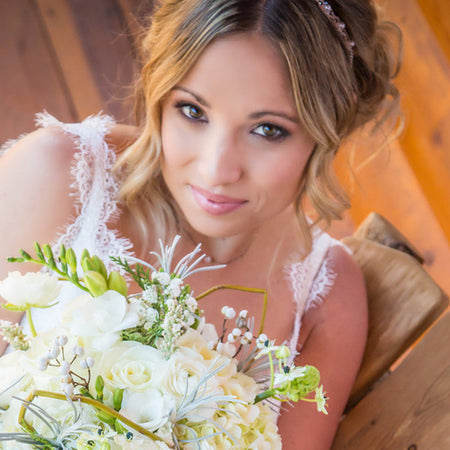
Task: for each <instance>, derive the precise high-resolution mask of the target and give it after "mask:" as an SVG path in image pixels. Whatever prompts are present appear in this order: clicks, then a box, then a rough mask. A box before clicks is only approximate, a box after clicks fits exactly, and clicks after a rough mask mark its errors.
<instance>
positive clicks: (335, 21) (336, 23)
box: [314, 0, 355, 62]
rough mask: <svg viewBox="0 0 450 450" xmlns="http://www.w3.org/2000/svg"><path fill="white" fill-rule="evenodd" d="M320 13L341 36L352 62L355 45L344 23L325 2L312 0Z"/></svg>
mask: <svg viewBox="0 0 450 450" xmlns="http://www.w3.org/2000/svg"><path fill="white" fill-rule="evenodd" d="M314 1H315V2H316V3H317V5H318V6H319V8H320V9H321V11H322V12H323V13H324V14H325V15H326V16H327V17H328V19H329V20H330V22H331V24H332V25H333V27H334V28H335V30H336V31H337V33H338V34H339V35H340V36H341V38H342V41H343V44H344V46H345V48H346V50H347V52H348V54H349V56H350V62H352V61H353V47H354V46H355V43H354V42H353V41H352V40H351V39H350V36H349V35H348V33H347V30H346V28H345V23H344V22H342V20H341V19H339V17H338V16H337V15H336V14H335V13H334V11H333V9H332V8H331V6H330V4H329V3H328V2H326V1H322V0H314Z"/></svg>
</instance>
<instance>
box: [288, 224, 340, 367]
mask: <svg viewBox="0 0 450 450" xmlns="http://www.w3.org/2000/svg"><path fill="white" fill-rule="evenodd" d="M335 245H340V246H343V244H342V243H340V242H339V241H337V240H335V239H333V238H332V237H331V236H329V235H328V234H327V233H324V232H320V231H316V232H315V233H314V240H313V247H312V250H311V252H310V253H309V255H307V256H306V258H304V259H303V260H301V261H298V262H296V263H293V264H290V265H288V266H287V267H286V268H285V272H286V274H287V277H288V280H289V284H290V286H291V288H292V292H293V301H294V304H295V320H294V328H293V330H292V335H291V339H290V341H289V344H288V345H289V349H290V350H291V358H290V359H291V361H293V359H294V358H295V356H296V354H297V351H296V349H297V342H298V338H299V335H300V329H301V324H302V318H303V315H304V313H305V312H306V311H307V310H308V309H309V308H312V307H317V306H319V305H320V304H321V303H322V301H323V300H324V299H325V298H326V296H327V295H328V294H329V292H330V290H331V289H332V287H333V286H334V282H335V280H336V276H337V273H336V271H335V270H334V267H333V266H334V264H333V261H332V258H331V257H330V254H329V249H330V248H331V247H333V246H335ZM344 247H345V246H344Z"/></svg>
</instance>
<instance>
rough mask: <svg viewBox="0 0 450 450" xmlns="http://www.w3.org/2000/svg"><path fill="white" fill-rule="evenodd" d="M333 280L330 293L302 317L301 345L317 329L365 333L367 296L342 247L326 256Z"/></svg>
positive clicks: (357, 269)
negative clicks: (325, 328)
mask: <svg viewBox="0 0 450 450" xmlns="http://www.w3.org/2000/svg"><path fill="white" fill-rule="evenodd" d="M327 257H328V258H329V262H330V263H331V267H332V270H333V272H334V273H335V274H336V278H335V281H334V284H333V286H332V289H331V290H330V292H329V294H328V295H327V296H326V298H325V299H324V301H323V302H321V304H320V306H319V307H312V308H310V309H309V310H308V311H307V312H306V313H305V316H304V317H303V324H302V333H301V337H300V345H301V347H303V345H304V344H305V343H306V341H307V340H308V337H309V335H310V334H311V333H312V332H313V330H314V329H315V328H316V327H321V326H323V325H324V324H326V325H327V327H330V328H331V327H340V326H343V327H344V329H346V328H348V327H347V326H346V325H348V324H349V323H351V324H352V327H351V330H350V331H352V332H355V333H356V332H361V333H362V334H366V332H367V296H366V289H365V284H364V277H363V274H362V271H361V268H360V267H359V265H358V264H357V263H356V262H355V260H354V259H353V257H352V256H351V254H349V253H348V252H347V251H346V249H345V248H344V247H342V246H338V245H335V246H333V247H331V248H330V250H329V254H328V255H327Z"/></svg>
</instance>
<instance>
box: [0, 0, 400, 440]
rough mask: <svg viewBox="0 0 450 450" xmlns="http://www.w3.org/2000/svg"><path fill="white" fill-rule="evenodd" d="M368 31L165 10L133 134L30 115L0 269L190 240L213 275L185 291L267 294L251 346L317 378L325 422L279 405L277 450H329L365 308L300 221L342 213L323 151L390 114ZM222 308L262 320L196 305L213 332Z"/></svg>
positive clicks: (342, 10)
mask: <svg viewBox="0 0 450 450" xmlns="http://www.w3.org/2000/svg"><path fill="white" fill-rule="evenodd" d="M383 27H384V25H380V24H379V23H378V22H377V15H376V12H375V10H374V5H373V3H372V2H371V1H369V0H345V1H344V0H340V1H330V2H322V1H319V0H278V1H277V0H275V1H258V0H252V1H246V0H180V1H175V0H165V1H162V3H161V6H160V7H159V8H158V9H157V10H156V12H155V14H154V16H153V19H152V26H151V28H150V30H149V31H148V34H147V36H146V37H145V39H144V41H143V48H144V52H143V54H144V65H143V69H142V78H141V97H140V103H141V104H143V105H144V106H143V111H144V119H143V121H142V126H141V127H140V128H139V130H138V131H135V130H130V129H129V128H126V127H121V126H118V125H115V126H114V124H113V123H112V122H111V121H110V120H109V119H107V118H104V117H94V118H90V119H88V120H86V121H85V122H84V123H83V124H69V125H67V124H61V123H59V122H58V121H57V120H56V119H54V118H52V117H50V116H48V115H41V116H40V123H41V125H43V128H41V129H40V130H38V131H36V132H34V133H32V134H30V135H28V136H26V137H25V138H23V139H21V140H20V141H18V142H17V143H16V144H15V145H14V146H13V147H12V148H11V149H10V150H9V151H8V152H7V153H6V155H4V156H3V157H2V161H1V165H0V192H2V193H3V195H2V196H1V206H2V212H3V215H2V219H1V223H0V240H1V243H0V248H1V249H2V254H3V255H4V256H8V255H14V254H16V252H17V249H18V248H25V249H27V248H29V247H31V246H32V242H33V241H35V240H37V241H39V242H55V243H56V242H64V243H65V244H67V245H70V246H72V247H74V248H75V249H76V250H77V251H81V249H82V248H84V247H87V248H89V249H90V250H91V253H92V252H93V253H97V254H99V255H100V256H103V257H105V256H106V255H108V254H124V255H126V254H129V253H131V252H133V253H135V254H137V255H138V256H139V257H141V258H144V259H147V258H148V250H151V249H154V248H155V247H156V245H157V239H158V238H160V237H162V238H164V239H165V240H167V241H170V239H171V238H172V237H173V235H174V234H176V233H177V234H180V235H181V236H182V239H181V242H180V244H179V246H178V252H179V255H180V256H181V255H183V254H185V253H187V252H189V251H191V250H192V249H193V248H194V247H195V246H196V245H197V243H201V244H202V249H203V251H204V252H205V253H206V254H207V255H208V258H205V261H206V262H205V265H208V264H216V263H223V264H226V268H224V269H221V270H215V271H207V272H202V273H199V274H197V275H196V276H194V277H193V278H192V279H190V284H191V286H192V287H193V289H194V291H195V292H197V293H199V292H202V291H203V290H205V289H206V288H208V287H210V286H212V285H218V284H223V283H228V284H237V285H242V286H248V287H257V288H264V289H267V291H268V293H269V306H268V322H267V325H266V328H265V332H266V334H267V335H269V336H270V337H271V338H273V339H276V341H277V343H281V342H284V341H286V342H288V343H289V344H290V347H291V350H292V351H297V352H299V356H298V357H297V361H298V362H299V364H301V363H308V364H313V365H315V366H317V367H318V368H319V370H320V372H321V375H322V382H323V384H324V386H325V387H326V390H327V392H328V396H329V397H330V400H329V402H328V410H329V415H328V416H324V415H321V414H317V413H315V412H314V411H312V410H311V408H310V405H308V404H303V402H300V403H301V404H297V405H296V406H295V407H293V408H288V409H287V410H286V411H284V412H283V413H282V414H281V416H280V419H279V427H280V432H281V435H282V437H283V447H284V448H285V449H298V448H305V449H322V448H323V449H325V448H329V447H330V445H331V443H332V440H333V436H334V433H335V431H336V428H337V425H338V423H339V419H340V416H341V414H342V411H343V409H344V407H345V404H346V401H347V398H348V395H349V393H350V390H351V387H352V383H353V381H354V378H355V376H356V373H357V371H358V367H359V364H360V361H361V358H362V354H363V351H364V345H365V339H366V333H367V305H366V298H365V290H364V283H363V279H362V276H361V272H360V270H359V268H358V267H357V266H356V264H355V263H354V262H353V260H352V258H351V255H350V254H349V253H348V252H347V251H346V249H345V248H344V247H343V246H341V245H339V244H338V243H337V242H336V241H334V240H332V239H331V238H330V237H329V236H328V235H327V234H325V233H322V232H320V231H319V230H318V228H317V227H315V226H312V225H311V224H312V220H310V219H308V218H307V217H306V215H305V213H304V210H303V203H304V200H305V199H306V198H308V200H309V201H310V203H311V205H312V207H313V210H314V211H315V217H313V220H315V219H317V220H316V221H323V222H324V223H325V224H329V223H330V221H331V220H332V219H336V218H338V217H339V216H340V214H341V212H342V211H343V210H344V209H345V208H347V207H348V203H347V201H346V197H345V195H344V194H343V193H342V192H341V190H340V189H339V187H338V186H337V184H336V182H335V180H334V178H333V177H332V175H331V164H332V161H333V158H334V155H335V153H336V151H337V150H338V148H339V146H340V144H341V142H342V140H343V139H345V138H346V137H347V136H349V135H350V134H351V133H352V132H354V131H355V130H356V129H358V128H359V127H361V126H363V125H365V124H366V123H367V122H368V121H370V120H372V119H375V120H377V119H378V118H380V117H381V118H382V119H381V120H378V121H377V122H376V123H377V124H379V123H380V122H381V121H382V120H384V119H385V118H386V117H387V116H386V114H389V113H390V112H395V110H396V97H397V91H396V89H395V87H394V86H393V85H392V84H391V75H392V74H393V72H394V70H393V67H392V60H391V58H390V53H389V52H390V50H389V47H388V45H387V43H386V42H387V41H386V35H385V33H384V31H385V29H384V28H383ZM130 142H132V143H131V145H130ZM113 150H114V152H113ZM115 154H117V155H118V158H117V161H115ZM113 166H114V168H113ZM112 173H114V176H113V174H112ZM18 180H22V181H21V182H18ZM12 186H13V189H14V195H6V192H7V190H8V193H10V192H11V190H12ZM5 211H8V213H7V214H5ZM0 268H1V270H2V272H3V273H2V275H4V274H5V272H6V271H7V270H11V269H12V267H11V266H8V267H7V266H6V264H4V263H3V262H2V263H1V267H0ZM21 269H22V270H23V267H21ZM224 304H227V305H229V306H233V307H235V308H238V309H243V308H245V309H247V310H249V313H250V315H253V316H254V317H255V318H256V319H257V320H258V318H259V317H260V313H261V299H259V298H258V297H257V296H255V294H242V295H233V296H230V295H229V293H224V292H221V293H218V294H216V295H215V297H211V299H208V300H206V299H205V300H204V303H202V308H203V309H204V310H205V314H206V317H207V318H208V320H209V321H211V322H213V323H215V324H217V325H218V324H220V323H221V320H222V319H221V317H220V309H221V306H222V305H224ZM47 314H48V313H47ZM4 315H5V316H6V314H4ZM55 320H56V318H55ZM41 322H42V323H41V326H45V317H43V318H42V320H41Z"/></svg>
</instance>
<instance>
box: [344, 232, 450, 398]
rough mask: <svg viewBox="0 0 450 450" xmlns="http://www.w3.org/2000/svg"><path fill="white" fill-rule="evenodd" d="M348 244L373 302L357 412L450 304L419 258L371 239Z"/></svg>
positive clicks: (354, 395)
mask: <svg viewBox="0 0 450 450" xmlns="http://www.w3.org/2000/svg"><path fill="white" fill-rule="evenodd" d="M343 242H344V243H345V244H346V245H347V246H348V247H350V248H351V250H352V251H353V255H354V258H355V259H356V261H357V262H358V264H359V265H360V267H361V269H362V271H363V274H364V280H365V284H366V289H367V296H368V299H369V335H368V340H367V345H366V350H365V354H364V359H363V362H362V366H361V370H360V372H359V374H358V377H357V379H356V382H355V385H354V387H353V390H352V394H351V396H350V401H349V405H350V406H352V405H354V404H355V403H356V402H357V401H358V400H359V399H360V398H362V396H363V395H364V394H365V393H366V392H367V390H368V389H369V388H370V387H371V386H372V385H373V383H374V382H375V381H377V380H378V379H379V378H380V377H381V375H383V374H384V373H385V372H386V371H387V370H388V369H389V368H390V367H391V365H392V364H393V363H394V362H395V361H396V360H397V358H399V357H400V355H402V353H403V352H404V351H405V350H407V349H408V347H409V346H410V345H411V344H413V343H414V342H415V341H416V340H417V339H418V338H419V336H420V335H421V334H422V333H423V332H424V331H425V330H426V329H427V328H428V327H429V326H430V324H431V323H432V322H433V321H434V320H436V319H437V318H438V316H439V315H440V314H441V313H442V312H443V311H444V310H445V308H446V307H447V305H448V299H447V298H446V296H445V294H444V293H443V292H442V291H441V289H440V288H439V286H438V285H437V284H436V283H435V282H434V281H433V280H432V278H431V277H430V276H429V275H428V274H427V273H426V272H425V270H423V268H422V266H421V265H420V263H418V262H417V260H416V259H415V258H414V257H413V256H411V255H408V254H406V253H404V252H402V251H398V250H394V249H392V248H390V247H386V246H385V245H382V244H379V243H377V242H373V241H369V240H367V239H358V238H355V237H348V238H345V239H344V240H343Z"/></svg>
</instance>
